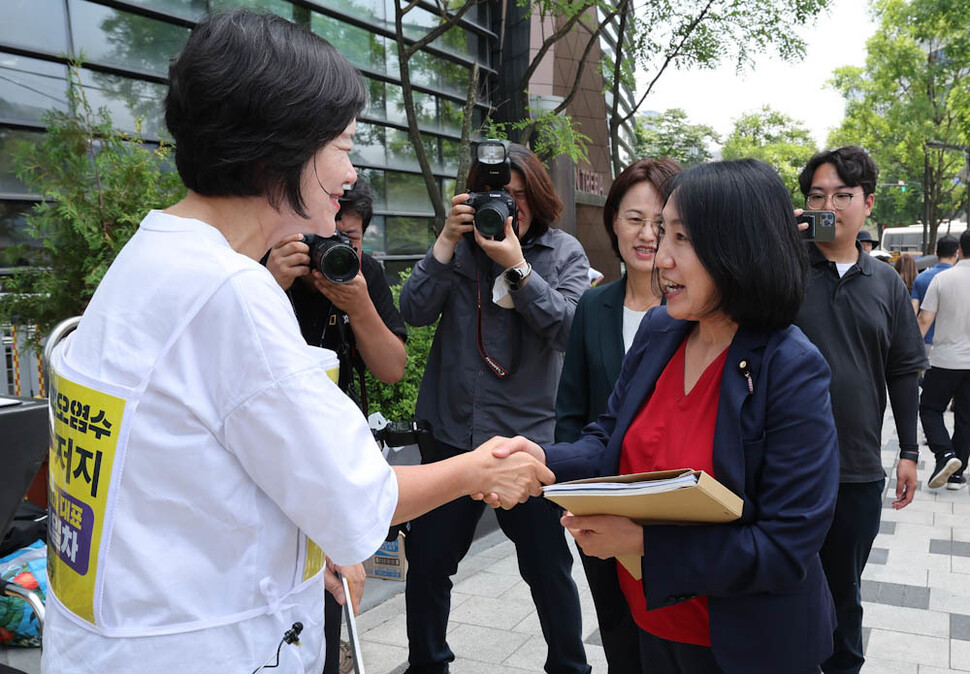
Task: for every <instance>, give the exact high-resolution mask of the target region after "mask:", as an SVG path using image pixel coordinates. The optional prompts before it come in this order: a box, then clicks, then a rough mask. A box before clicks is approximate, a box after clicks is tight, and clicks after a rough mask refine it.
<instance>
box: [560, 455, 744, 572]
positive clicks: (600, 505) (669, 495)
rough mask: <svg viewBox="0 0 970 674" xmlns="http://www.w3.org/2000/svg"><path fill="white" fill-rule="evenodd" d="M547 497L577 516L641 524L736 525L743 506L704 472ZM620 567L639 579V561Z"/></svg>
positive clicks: (574, 485)
mask: <svg viewBox="0 0 970 674" xmlns="http://www.w3.org/2000/svg"><path fill="white" fill-rule="evenodd" d="M543 495H544V496H545V497H546V498H547V499H549V500H551V501H553V502H555V503H557V504H558V505H560V506H562V507H563V508H565V509H566V510H568V511H569V512H571V513H573V514H574V515H618V516H621V517H628V518H630V519H631V520H633V521H634V522H637V523H638V524H699V523H711V522H731V521H733V520H736V519H738V518H739V517H741V511H742V509H743V505H744V503H743V501H742V500H741V498H740V497H738V496H737V495H736V494H734V493H732V492H731V491H730V490H728V489H727V488H726V487H725V486H724V485H722V484H721V483H720V482H718V481H717V480H715V479H714V478H713V477H711V476H710V475H708V474H707V473H705V472H704V471H699V470H698V471H695V470H690V469H687V468H685V469H679V470H664V471H656V472H652V473H633V474H630V475H616V476H611V477H597V478H591V479H587V480H573V481H572V482H563V483H562V484H554V485H550V486H548V487H543ZM619 561H620V563H621V564H623V566H625V567H626V569H627V570H628V571H629V572H630V573H631V574H632V575H633V577H634V578H636V579H638V580H639V578H640V575H641V572H640V560H639V559H638V558H629V557H623V558H619Z"/></svg>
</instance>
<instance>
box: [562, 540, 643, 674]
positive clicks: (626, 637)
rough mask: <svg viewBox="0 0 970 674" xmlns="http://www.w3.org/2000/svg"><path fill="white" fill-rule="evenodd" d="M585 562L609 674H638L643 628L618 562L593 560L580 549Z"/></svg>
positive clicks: (613, 560)
mask: <svg viewBox="0 0 970 674" xmlns="http://www.w3.org/2000/svg"><path fill="white" fill-rule="evenodd" d="M576 549H577V550H578V551H579V558H580V559H581V560H582V561H583V569H584V570H585V571H586V580H587V581H588V582H589V593H590V595H591V596H592V598H593V606H595V608H596V622H597V623H598V624H599V628H600V640H601V641H602V643H603V651H604V652H605V654H606V663H607V665H608V666H609V674H638V673H639V672H640V671H641V667H640V631H641V630H640V628H639V627H638V626H637V624H636V622H635V621H634V620H633V614H632V613H630V606H629V605H628V604H627V603H626V597H624V596H623V590H621V589H620V581H619V580H618V579H617V575H616V560H615V559H600V558H599V557H589V556H588V555H586V554H585V553H584V552H583V551H582V550H581V549H580V548H579V546H578V545H577V546H576Z"/></svg>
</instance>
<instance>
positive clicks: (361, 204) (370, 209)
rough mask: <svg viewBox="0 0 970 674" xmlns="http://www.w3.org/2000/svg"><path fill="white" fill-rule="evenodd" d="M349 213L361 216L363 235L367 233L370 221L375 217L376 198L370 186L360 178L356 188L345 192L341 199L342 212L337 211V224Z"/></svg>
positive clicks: (355, 184)
mask: <svg viewBox="0 0 970 674" xmlns="http://www.w3.org/2000/svg"><path fill="white" fill-rule="evenodd" d="M345 213H347V214H349V213H356V214H357V215H359V216H360V224H361V230H362V233H363V232H366V231H367V227H368V226H369V225H370V220H371V218H372V217H374V196H373V195H372V194H371V191H370V186H369V185H368V184H367V182H366V181H364V180H363V179H361V178H358V180H357V182H355V183H354V186H353V187H351V188H350V189H349V190H345V191H344V194H343V196H342V197H340V210H339V211H337V222H340V218H342V217H343V216H344V214H345Z"/></svg>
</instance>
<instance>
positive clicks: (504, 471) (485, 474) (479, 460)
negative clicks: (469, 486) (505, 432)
mask: <svg viewBox="0 0 970 674" xmlns="http://www.w3.org/2000/svg"><path fill="white" fill-rule="evenodd" d="M466 456H468V457H470V460H471V461H474V462H475V464H476V466H475V475H476V478H477V479H476V481H475V482H473V484H477V491H471V492H470V494H471V497H472V498H474V499H475V500H478V501H485V503H487V504H488V505H490V506H492V507H493V508H499V507H501V508H505V509H506V510H507V509H509V508H512V507H513V506H515V505H516V504H518V503H522V502H524V501H527V500H528V499H529V497H530V496H541V495H542V485H544V484H552V483H554V482H555V481H556V476H555V475H554V474H553V472H552V471H551V470H549V469H548V468H546V454H545V452H544V451H543V450H542V447H540V446H539V445H537V444H536V443H534V442H532V441H531V440H528V439H526V438H523V437H522V436H516V437H514V438H504V437H502V436H495V437H494V438H492V439H491V440H488V441H486V442H484V443H482V444H481V445H479V446H478V447H477V448H476V449H475V450H474V451H473V452H471V453H470V454H468V455H466Z"/></svg>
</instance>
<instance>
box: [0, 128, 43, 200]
mask: <svg viewBox="0 0 970 674" xmlns="http://www.w3.org/2000/svg"><path fill="white" fill-rule="evenodd" d="M43 138H44V134H43V133H40V132H37V131H18V130H16V129H5V128H0V192H7V193H11V194H30V193H31V192H30V190H29V189H28V188H27V186H26V185H25V184H24V183H23V182H21V180H20V179H19V178H17V175H16V167H15V165H14V153H15V152H16V151H17V150H18V148H19V147H20V146H21V145H22V144H24V143H31V144H35V145H36V144H37V143H39V142H40V141H41V140H43Z"/></svg>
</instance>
